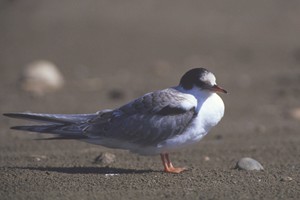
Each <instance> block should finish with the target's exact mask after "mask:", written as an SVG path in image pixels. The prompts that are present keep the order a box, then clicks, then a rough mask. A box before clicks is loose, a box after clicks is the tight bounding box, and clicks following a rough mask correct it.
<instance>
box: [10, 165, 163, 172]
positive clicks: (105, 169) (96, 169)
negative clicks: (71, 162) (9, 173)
mask: <svg viewBox="0 0 300 200" xmlns="http://www.w3.org/2000/svg"><path fill="white" fill-rule="evenodd" d="M15 168H18V169H28V170H36V171H44V172H58V173H65V174H144V173H151V172H159V171H157V170H151V169H147V170H139V169H123V168H114V167H15Z"/></svg>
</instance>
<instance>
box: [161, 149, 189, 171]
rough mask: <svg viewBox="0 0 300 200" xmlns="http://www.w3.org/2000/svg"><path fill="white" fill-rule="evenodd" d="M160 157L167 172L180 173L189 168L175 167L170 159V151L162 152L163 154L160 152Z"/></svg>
mask: <svg viewBox="0 0 300 200" xmlns="http://www.w3.org/2000/svg"><path fill="white" fill-rule="evenodd" d="M160 157H161V160H162V163H163V165H164V168H165V172H168V173H175V174H179V173H181V172H183V171H185V170H187V169H186V168H185V167H173V165H172V163H171V161H170V159H169V154H168V153H162V154H160Z"/></svg>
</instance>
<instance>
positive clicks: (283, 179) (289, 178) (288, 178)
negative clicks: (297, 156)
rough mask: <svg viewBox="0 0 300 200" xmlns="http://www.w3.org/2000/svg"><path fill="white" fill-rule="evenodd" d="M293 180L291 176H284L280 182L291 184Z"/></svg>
mask: <svg viewBox="0 0 300 200" xmlns="http://www.w3.org/2000/svg"><path fill="white" fill-rule="evenodd" d="M292 180H293V179H292V178H291V177H289V176H284V177H281V179H280V181H282V182H289V181H292Z"/></svg>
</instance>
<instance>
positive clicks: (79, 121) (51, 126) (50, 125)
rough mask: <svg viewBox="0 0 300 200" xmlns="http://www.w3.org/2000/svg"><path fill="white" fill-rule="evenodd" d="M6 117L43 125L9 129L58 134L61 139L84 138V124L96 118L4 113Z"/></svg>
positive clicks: (89, 115) (91, 115)
mask: <svg viewBox="0 0 300 200" xmlns="http://www.w3.org/2000/svg"><path fill="white" fill-rule="evenodd" d="M3 115H4V116H7V117H12V118H19V119H27V120H33V121H38V122H43V123H44V124H43V125H30V126H26V125H25V126H14V127H11V129H14V130H22V131H30V132H38V133H52V134H58V135H59V137H61V138H68V139H71V138H76V139H79V138H85V136H84V135H83V130H84V128H85V127H86V126H87V124H86V122H87V121H89V120H91V119H93V118H94V117H96V116H97V114H96V113H94V114H39V113H5V114H3Z"/></svg>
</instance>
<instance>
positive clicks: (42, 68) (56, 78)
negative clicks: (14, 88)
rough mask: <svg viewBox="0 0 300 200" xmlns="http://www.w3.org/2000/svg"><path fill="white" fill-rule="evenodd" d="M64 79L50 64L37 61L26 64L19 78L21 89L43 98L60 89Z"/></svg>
mask: <svg viewBox="0 0 300 200" xmlns="http://www.w3.org/2000/svg"><path fill="white" fill-rule="evenodd" d="M63 84H64V78H63V76H62V74H61V73H60V71H59V70H58V68H57V67H56V66H55V65H54V64H53V63H51V62H49V61H45V60H38V61H35V62H32V63H30V64H28V66H26V67H25V69H24V71H23V73H22V76H21V88H22V89H23V90H24V91H27V92H30V93H31V94H33V95H36V96H43V95H45V94H46V93H49V92H53V91H56V90H59V89H61V88H62V86H63Z"/></svg>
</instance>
